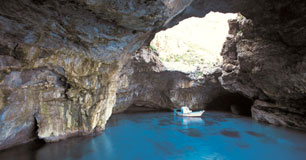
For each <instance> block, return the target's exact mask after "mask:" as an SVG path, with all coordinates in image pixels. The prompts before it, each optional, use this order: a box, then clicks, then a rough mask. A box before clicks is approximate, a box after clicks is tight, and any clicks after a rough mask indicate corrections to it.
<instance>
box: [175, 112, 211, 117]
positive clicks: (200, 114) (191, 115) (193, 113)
mask: <svg viewBox="0 0 306 160" xmlns="http://www.w3.org/2000/svg"><path fill="white" fill-rule="evenodd" d="M204 112H205V111H197V112H190V113H179V112H177V113H176V114H177V115H179V116H183V117H201V116H202V114H203V113H204Z"/></svg>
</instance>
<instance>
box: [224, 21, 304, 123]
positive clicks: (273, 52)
mask: <svg viewBox="0 0 306 160" xmlns="http://www.w3.org/2000/svg"><path fill="white" fill-rule="evenodd" d="M288 23H292V22H288ZM229 24H230V28H231V29H230V32H229V33H230V35H229V36H228V38H227V41H226V42H225V44H224V48H223V51H222V55H223V58H224V62H223V73H222V76H221V77H220V81H221V84H222V86H223V87H224V88H225V89H227V90H229V91H231V92H239V93H242V94H244V95H246V96H248V97H249V98H252V99H258V101H256V103H255V104H254V106H253V107H252V116H253V117H254V118H255V119H256V120H260V121H265V122H268V123H273V124H277V125H285V126H290V127H296V128H303V129H306V127H305V122H306V112H305V104H306V77H305V73H306V52H305V51H306V50H305V47H306V46H305V44H300V45H299V44H294V45H291V44H289V43H286V42H285V41H280V40H273V39H276V37H273V36H271V37H269V38H268V37H265V36H263V35H262V32H261V31H262V30H263V31H264V32H268V31H266V30H267V28H262V27H260V26H255V25H254V23H253V21H252V20H250V19H246V18H243V17H240V19H237V20H232V21H230V22H229ZM305 26H306V24H305ZM275 27H279V26H275ZM284 27H285V28H282V29H281V30H288V28H287V29H286V27H287V26H286V25H285V26H284ZM270 29H271V30H276V28H270ZM305 29H306V28H305V27H304V28H300V31H302V32H303V30H305ZM269 33H272V31H271V32H269ZM288 34H290V33H288ZM291 36H294V35H291ZM305 38H306V37H305ZM305 38H304V39H305ZM304 39H303V38H301V41H303V40H304ZM297 46H298V47H297Z"/></svg>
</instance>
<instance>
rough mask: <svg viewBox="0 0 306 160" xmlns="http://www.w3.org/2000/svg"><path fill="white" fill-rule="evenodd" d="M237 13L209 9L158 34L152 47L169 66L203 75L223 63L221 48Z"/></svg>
mask: <svg viewBox="0 0 306 160" xmlns="http://www.w3.org/2000/svg"><path fill="white" fill-rule="evenodd" d="M237 16H238V14H237V13H220V12H209V13H208V14H206V15H205V16H204V17H190V18H187V19H185V20H183V21H181V22H179V24H177V25H175V26H173V27H171V28H169V29H166V30H164V31H160V32H158V33H156V34H155V37H154V39H153V40H152V41H151V43H150V48H151V49H153V50H156V51H157V52H158V54H159V57H160V59H161V61H162V62H163V64H164V65H165V67H166V68H167V69H168V70H175V71H181V72H185V73H194V74H196V75H195V76H196V77H197V78H201V77H202V75H203V73H207V72H209V71H210V70H212V69H213V68H216V67H220V66H221V65H222V61H223V58H222V56H221V54H220V53H221V50H222V47H223V44H224V42H225V41H226V36H227V35H228V31H229V25H228V20H230V19H236V18H237Z"/></svg>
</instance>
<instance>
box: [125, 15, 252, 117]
mask: <svg viewBox="0 0 306 160" xmlns="http://www.w3.org/2000/svg"><path fill="white" fill-rule="evenodd" d="M241 16H242V15H241V14H238V13H220V12H209V13H208V14H206V15H205V16H204V17H190V18H187V19H185V20H182V21H180V22H179V23H178V24H177V25H174V26H172V27H170V28H168V29H166V30H162V31H160V32H158V33H156V34H155V37H154V38H153V39H152V41H151V42H150V44H149V47H147V48H146V49H141V50H140V51H138V52H136V56H135V57H136V60H135V61H133V63H134V64H133V65H134V66H136V68H143V66H144V64H146V65H148V66H149V67H144V68H146V69H144V70H145V72H144V71H142V70H139V69H134V71H136V72H135V73H134V74H133V76H132V79H133V78H134V79H135V81H136V82H134V84H132V85H133V86H135V84H137V83H146V84H142V85H139V84H138V88H137V87H136V90H135V91H136V92H137V93H138V94H137V95H133V100H132V103H131V105H130V106H129V107H128V109H127V110H126V111H125V112H130V113H131V112H133V113H134V112H145V111H150V112H151V111H156V110H158V111H171V109H174V108H177V109H178V108H180V107H181V106H185V105H186V106H189V107H190V108H191V109H192V110H201V109H206V110H223V111H232V112H233V113H236V114H244V115H250V114H251V112H250V108H251V105H252V101H251V100H250V99H248V98H246V97H244V96H242V95H240V94H237V93H235V94H233V93H229V92H227V91H226V90H225V89H223V87H222V86H221V84H220V83H219V81H218V77H219V76H221V74H222V73H221V72H220V70H221V68H222V61H223V57H222V56H221V52H222V48H223V45H224V43H225V41H226V38H227V36H228V32H229V24H228V22H229V20H232V19H237V18H239V17H241ZM148 53H150V54H151V55H149V54H148ZM142 59H143V60H142ZM145 61H147V63H146V62H145ZM161 65H162V67H164V68H165V69H163V68H162V67H161ZM137 66H138V67H137ZM150 66H151V67H150ZM156 68H157V69H156ZM218 69H219V73H217V75H213V74H215V73H213V72H215V70H218ZM212 75H213V76H212ZM165 77H168V79H167V78H165ZM139 79H142V80H140V81H139ZM161 83H165V84H167V85H165V86H163V85H161ZM146 92H153V94H152V93H148V94H149V95H150V94H151V97H152V100H150V99H148V97H149V96H148V94H146V95H145V93H146ZM156 94H160V95H162V96H156ZM233 97H234V98H233ZM220 101H221V102H222V103H220Z"/></svg>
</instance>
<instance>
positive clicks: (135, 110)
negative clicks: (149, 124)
mask: <svg viewBox="0 0 306 160" xmlns="http://www.w3.org/2000/svg"><path fill="white" fill-rule="evenodd" d="M146 112H172V110H171V109H166V108H160V107H156V108H152V107H147V106H137V105H135V104H132V105H131V106H130V107H129V108H128V109H126V110H125V111H124V112H123V113H146Z"/></svg>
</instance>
